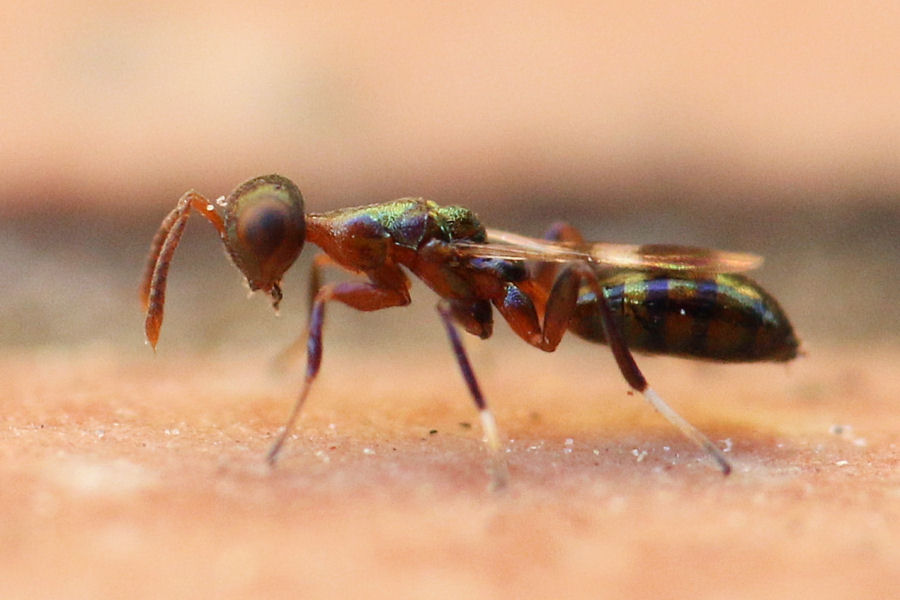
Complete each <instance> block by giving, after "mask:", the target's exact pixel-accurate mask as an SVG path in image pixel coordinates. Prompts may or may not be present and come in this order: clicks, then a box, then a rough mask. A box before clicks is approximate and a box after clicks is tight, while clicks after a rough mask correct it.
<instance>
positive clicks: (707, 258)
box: [453, 229, 763, 273]
mask: <svg viewBox="0 0 900 600" xmlns="http://www.w3.org/2000/svg"><path fill="white" fill-rule="evenodd" d="M487 234H488V241H487V243H477V242H463V241H458V242H453V246H454V248H457V249H458V250H459V251H460V252H461V253H463V254H465V255H468V256H477V257H482V258H502V259H506V260H534V261H552V262H568V261H573V260H586V261H588V262H592V263H596V264H599V265H606V266H612V267H625V268H640V269H662V270H666V271H702V272H707V273H738V272H742V271H750V270H752V269H755V268H757V267H759V266H760V265H761V264H762V262H763V259H762V257H761V256H758V255H756V254H748V253H743V252H727V251H724V250H713V249H710V248H697V247H694V246H675V245H671V244H643V245H635V244H614V243H607V242H577V243H572V242H553V241H548V240H542V239H538V238H532V237H528V236H524V235H518V234H516V233H510V232H508V231H501V230H499V229H488V230H487Z"/></svg>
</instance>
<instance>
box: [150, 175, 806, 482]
mask: <svg viewBox="0 0 900 600" xmlns="http://www.w3.org/2000/svg"><path fill="white" fill-rule="evenodd" d="M192 212H197V213H199V214H200V215H202V216H203V217H205V218H206V220H208V221H209V222H210V223H211V224H212V225H213V227H214V228H215V229H216V231H217V232H218V234H219V236H220V238H221V240H222V243H223V244H224V246H225V250H226V251H227V253H228V255H229V256H230V258H231V260H232V262H233V263H234V264H235V266H236V267H237V268H238V269H239V270H240V271H241V273H242V274H243V276H244V277H245V278H246V281H247V284H248V285H249V287H250V289H251V290H254V291H256V290H258V291H261V292H263V293H265V294H267V295H268V296H270V298H271V301H272V305H273V307H274V308H275V309H277V308H278V305H279V302H281V299H282V292H281V287H280V283H281V280H282V278H283V276H284V274H285V272H286V271H287V270H288V269H289V268H290V267H291V265H292V264H293V263H294V261H295V260H296V259H297V257H298V256H299V255H300V253H301V250H302V249H303V246H304V244H305V243H307V242H308V243H311V244H314V245H316V246H318V247H319V248H320V249H321V251H322V254H319V255H318V256H316V258H315V259H314V261H313V263H312V267H311V274H310V282H311V293H310V297H311V303H310V309H309V321H308V327H307V330H306V338H307V339H306V346H307V359H306V360H307V364H306V374H305V377H304V380H303V383H302V386H301V389H300V392H299V395H298V396H297V398H296V400H295V402H294V404H293V408H292V409H291V412H290V414H289V416H288V418H287V420H286V422H285V425H284V427H283V428H282V429H281V431H280V433H279V434H278V436H277V437H276V439H275V441H274V443H273V444H272V447H271V449H270V450H269V452H268V455H267V460H268V462H269V463H270V464H272V465H274V464H275V461H276V459H277V457H278V454H279V452H280V451H281V448H282V446H283V445H284V442H285V440H286V439H287V437H288V435H289V433H290V431H291V429H292V427H293V425H294V423H295V422H296V420H297V417H298V416H299V414H300V411H301V408H302V407H303V404H304V402H305V400H306V398H307V396H308V394H309V391H310V388H311V386H312V385H313V382H314V381H315V379H316V375H317V374H318V372H319V368H320V365H321V362H322V354H323V343H322V339H323V338H322V330H323V325H324V322H325V307H326V305H327V304H328V303H329V302H333V301H337V302H341V303H343V304H345V305H347V306H350V307H352V308H355V309H357V310H361V311H374V310H381V309H385V308H390V307H394V306H405V305H407V304H409V303H410V294H409V289H410V279H409V275H408V274H407V272H408V273H411V274H413V275H415V276H416V277H418V278H419V279H421V280H422V281H423V282H424V283H425V284H426V285H427V286H428V287H430V288H431V289H432V290H433V291H434V292H435V293H436V294H437V296H438V297H439V300H438V302H437V313H438V315H439V317H440V319H441V321H442V322H443V325H444V328H445V330H446V333H447V337H448V339H449V341H450V345H451V347H452V350H453V353H454V355H455V357H456V361H457V363H458V365H459V369H460V371H461V372H462V377H463V379H464V381H465V383H466V386H467V387H468V390H469V392H470V394H471V396H472V399H473V401H474V403H475V406H476V407H477V409H478V411H479V415H480V420H481V425H482V429H483V434H484V440H485V442H486V444H487V447H488V448H489V450H490V452H491V457H492V462H491V471H492V474H493V482H494V484H495V485H497V486H502V485H503V484H504V482H505V481H506V478H507V472H506V464H505V460H504V459H503V457H502V443H501V437H500V434H499V432H498V428H497V424H496V421H495V419H494V416H493V413H492V412H491V411H490V409H489V407H488V404H487V402H486V400H485V397H484V394H483V393H482V391H481V388H480V386H479V384H478V380H477V378H476V376H475V373H474V371H473V369H472V366H471V363H470V361H469V358H468V356H467V355H466V351H465V348H464V346H463V343H462V340H461V339H460V335H459V333H458V328H462V329H464V330H465V331H466V332H468V333H470V334H473V335H476V336H478V337H480V338H482V339H485V338H488V337H490V336H491V333H492V330H493V309H496V310H497V312H499V313H500V315H501V316H502V317H503V319H504V320H505V321H506V322H507V324H508V325H509V326H510V327H511V328H512V330H513V331H514V332H515V333H516V334H517V335H518V336H519V337H520V338H522V339H523V340H524V341H525V342H527V343H528V344H530V345H532V346H534V347H536V348H539V349H540V350H543V351H545V352H552V351H553V350H555V349H556V347H557V346H558V345H559V343H560V341H561V340H562V338H563V335H564V334H565V333H566V331H571V332H572V333H574V334H576V335H578V336H580V337H582V338H584V339H586V340H588V341H591V342H597V343H603V344H607V345H608V346H609V347H610V349H611V350H612V354H613V357H614V358H615V361H616V364H617V365H618V368H619V370H620V371H621V373H622V375H623V376H624V378H625V381H626V382H627V383H628V385H629V386H630V387H631V388H632V389H633V390H635V391H637V392H639V393H640V394H642V395H643V397H644V398H646V400H647V401H648V402H649V403H650V404H651V405H652V406H653V407H654V408H655V409H656V410H657V411H658V412H659V413H661V414H662V415H663V416H664V417H665V418H666V419H667V420H668V421H669V422H670V423H672V424H673V425H674V426H675V427H676V428H677V429H678V430H680V431H681V432H682V433H683V434H684V435H685V436H687V437H688V438H689V439H691V440H692V441H693V442H694V443H696V444H697V445H698V446H699V447H700V448H702V449H703V450H704V451H705V452H706V453H707V455H708V456H709V457H710V458H711V459H712V460H713V461H714V462H715V463H716V464H717V466H718V468H719V469H720V470H721V471H722V473H723V474H725V475H727V474H728V473H729V472H730V471H731V465H730V463H729V461H728V460H727V459H726V458H725V456H724V454H723V453H722V451H721V450H720V449H719V448H718V447H717V446H716V445H715V444H713V443H712V442H711V441H710V440H709V439H708V438H707V437H706V436H705V435H704V434H703V433H701V432H700V431H699V430H698V429H697V428H696V427H694V426H693V425H691V424H690V423H689V422H688V421H687V420H685V419H684V418H683V417H681V416H680V415H679V414H678V413H677V412H675V411H674V410H673V409H672V408H671V407H670V406H669V405H668V404H667V403H666V402H665V401H664V400H663V399H662V397H661V396H660V395H659V394H657V393H656V392H655V391H654V390H653V388H651V387H650V386H649V384H648V382H647V379H646V378H645V377H644V375H643V373H642V372H641V370H640V368H639V367H638V365H637V363H636V362H635V359H634V356H633V351H636V352H642V353H655V354H666V355H676V356H682V357H688V358H693V359H704V360H716V361H730V362H751V361H787V360H790V359H792V358H794V357H795V356H796V355H797V348H798V340H797V338H796V336H795V335H794V331H793V328H792V327H791V324H790V322H789V321H788V318H787V316H786V315H785V313H784V311H783V310H782V309H781V307H780V306H779V305H778V303H777V302H776V300H775V298H773V297H772V296H771V295H769V294H768V293H767V292H766V291H765V290H763V289H762V287H760V286H759V285H758V284H757V283H755V282H754V281H752V280H751V279H749V278H748V277H747V276H745V275H743V274H742V273H743V272H745V271H748V270H751V269H753V268H755V267H757V266H758V265H759V264H760V263H761V262H762V259H761V257H759V256H756V255H753V254H745V253H737V252H726V251H720V250H712V249H705V248H695V247H689V246H674V245H658V244H655V245H626V244H611V243H597V242H586V241H584V240H583V239H582V238H581V236H580V235H579V233H578V232H577V230H575V229H574V228H573V227H571V226H569V225H565V224H557V225H555V226H553V227H551V229H550V230H549V232H548V234H547V235H546V236H545V238H544V239H539V238H532V237H526V236H521V235H516V234H514V233H510V232H506V231H501V230H495V229H487V228H485V227H484V225H482V224H481V222H480V221H479V220H478V218H477V217H476V216H475V214H474V213H473V212H472V211H470V210H468V209H466V208H463V207H460V206H440V205H438V204H436V203H434V202H432V201H430V200H425V199H422V198H401V199H399V200H393V201H390V202H384V203H380V204H371V205H367V206H358V207H352V208H342V209H339V210H334V211H330V212H322V213H313V212H311V213H306V212H304V205H303V197H302V195H301V193H300V190H299V189H298V188H297V186H296V185H295V184H294V183H293V182H292V181H291V180H289V179H287V178H285V177H283V176H281V175H276V174H272V175H264V176H261V177H256V178H253V179H250V180H248V181H246V182H244V183H242V184H241V185H239V186H238V187H237V188H235V189H234V190H233V191H232V192H231V193H230V194H229V195H228V197H227V198H219V199H218V200H217V201H215V202H210V201H209V200H208V199H207V198H205V197H204V196H202V195H201V194H199V193H197V192H195V191H189V192H187V193H185V194H184V195H183V196H182V197H181V198H180V199H179V200H178V204H177V205H176V207H175V208H174V209H173V210H172V211H171V212H170V213H169V214H168V215H167V216H166V217H165V219H164V220H163V222H162V224H161V225H160V227H159V230H158V231H157V233H156V236H155V237H154V239H153V242H152V244H151V247H150V254H149V258H148V261H147V267H146V270H145V273H144V276H143V279H142V285H141V298H142V301H143V306H144V309H145V310H146V321H145V333H146V336H147V341H148V342H149V344H150V345H151V346H152V347H153V348H154V349H155V348H156V344H157V341H158V339H159V332H160V327H161V326H162V322H163V308H164V304H165V297H166V279H167V276H168V273H169V266H170V263H171V261H172V257H173V254H174V252H175V249H176V248H177V246H178V243H179V241H180V240H181V237H182V234H183V232H184V228H185V225H186V223H187V220H188V217H189V216H190V215H191V213H192ZM329 263H331V264H334V265H337V266H339V267H342V268H343V269H345V270H347V271H350V272H352V273H356V274H360V275H362V276H363V277H361V278H359V279H357V280H350V281H341V282H334V283H325V284H321V283H320V282H321V275H320V269H321V268H322V267H324V266H325V265H327V264H329Z"/></svg>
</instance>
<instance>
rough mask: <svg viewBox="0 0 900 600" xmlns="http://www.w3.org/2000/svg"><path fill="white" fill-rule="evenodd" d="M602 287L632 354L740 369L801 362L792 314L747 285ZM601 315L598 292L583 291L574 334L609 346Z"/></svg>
mask: <svg viewBox="0 0 900 600" xmlns="http://www.w3.org/2000/svg"><path fill="white" fill-rule="evenodd" d="M600 284H601V286H602V288H603V291H604V294H605V296H606V299H607V302H608V303H609V305H610V308H611V309H612V312H613V315H614V317H615V319H616V320H617V322H618V323H619V326H620V327H621V329H622V331H623V333H624V336H625V341H626V343H627V344H628V347H629V348H631V349H632V350H636V351H641V352H648V353H656V354H671V355H676V356H686V357H691V358H700V359H709V360H721V361H735V362H746V361H763V360H771V361H785V360H790V359H792V358H794V357H795V356H796V355H797V345H798V343H797V338H796V337H795V336H794V331H793V328H792V327H791V324H790V323H789V322H788V319H787V317H786V316H785V314H784V311H782V310H781V307H780V306H778V303H777V302H776V301H775V299H774V298H773V297H772V296H770V295H769V294H768V293H767V292H766V291H765V290H763V289H762V288H761V287H760V286H759V284H757V283H756V282H754V281H752V280H751V279H748V278H747V277H744V276H741V275H735V274H728V275H710V276H705V277H689V276H684V277H682V276H678V275H674V276H673V274H671V273H650V272H644V271H622V272H616V273H614V274H612V275H609V276H608V277H602V278H601V280H600ZM598 310H599V309H598V306H597V297H596V296H595V294H594V292H593V291H592V289H591V288H590V286H587V285H585V286H583V287H582V289H581V292H580V295H579V299H578V307H577V309H576V314H575V317H574V318H573V320H572V322H571V323H570V325H569V330H570V331H572V332H574V333H576V334H577V335H579V336H581V337H583V338H585V339H587V340H590V341H594V342H600V343H605V341H606V337H605V335H604V333H603V328H602V325H601V323H600V318H599V312H598Z"/></svg>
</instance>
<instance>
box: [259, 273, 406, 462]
mask: <svg viewBox="0 0 900 600" xmlns="http://www.w3.org/2000/svg"><path fill="white" fill-rule="evenodd" d="M394 269H396V270H395V271H394V270H393V269H392V270H391V272H381V273H378V274H371V275H370V277H372V278H373V280H374V281H371V282H369V281H345V282H341V283H330V284H327V285H324V286H322V287H321V288H319V291H318V292H317V293H316V295H315V298H314V299H313V302H312V309H311V310H310V315H309V324H308V326H307V337H306V376H305V377H304V379H303V387H302V388H301V389H300V394H299V395H298V396H297V400H296V401H295V402H294V407H293V408H292V409H291V414H290V415H289V416H288V419H287V421H286V422H285V424H284V428H283V429H282V430H281V433H279V434H278V437H277V438H276V439H275V443H273V444H272V447H271V449H270V450H269V453H268V455H267V457H266V459H267V460H268V462H269V464H270V465H273V466H274V465H275V461H276V460H277V459H278V453H279V452H280V451H281V447H282V446H283V445H284V442H285V440H286V439H287V436H288V434H289V433H290V432H291V430H292V429H293V427H294V422H295V421H296V420H297V417H298V416H299V415H300V409H301V408H302V407H303V403H304V402H305V401H306V396H307V395H308V394H309V390H310V387H312V383H313V381H314V380H315V378H316V375H318V373H319V367H320V366H321V364H322V328H323V326H324V323H325V303H326V302H328V301H330V300H337V301H338V302H343V303H344V304H346V305H348V306H351V307H353V308H355V309H357V310H365V311H370V310H379V309H382V308H390V307H392V306H405V305H407V304H409V289H408V286H409V283H408V281H407V280H406V278H405V276H404V275H403V273H402V271H400V269H399V268H396V267H395V268H394ZM391 284H393V287H391Z"/></svg>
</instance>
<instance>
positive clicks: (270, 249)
mask: <svg viewBox="0 0 900 600" xmlns="http://www.w3.org/2000/svg"><path fill="white" fill-rule="evenodd" d="M289 225H290V214H289V212H288V208H287V206H285V205H284V204H282V203H280V202H258V203H256V204H255V205H253V206H249V207H247V208H246V209H244V210H243V211H242V212H241V214H240V216H239V217H238V224H237V234H238V237H239V238H240V239H241V242H242V245H243V246H245V247H246V248H247V249H248V250H249V251H251V252H252V253H253V254H255V255H256V257H257V258H258V259H260V260H265V259H266V258H267V257H269V256H271V255H272V254H274V253H275V252H276V251H277V250H278V249H279V248H280V247H281V245H282V244H283V243H284V242H285V234H286V233H287V230H288V227H289Z"/></svg>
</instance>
